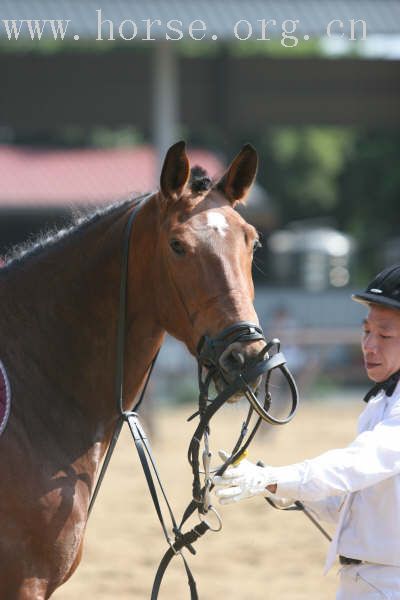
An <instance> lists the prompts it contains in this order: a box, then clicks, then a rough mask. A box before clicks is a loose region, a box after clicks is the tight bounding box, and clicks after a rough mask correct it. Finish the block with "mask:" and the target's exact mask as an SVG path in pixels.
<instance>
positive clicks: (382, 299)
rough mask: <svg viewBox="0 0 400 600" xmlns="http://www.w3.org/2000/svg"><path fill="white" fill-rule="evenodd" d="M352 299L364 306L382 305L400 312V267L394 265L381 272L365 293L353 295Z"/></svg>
mask: <svg viewBox="0 0 400 600" xmlns="http://www.w3.org/2000/svg"><path fill="white" fill-rule="evenodd" d="M352 299H353V300H355V301H356V302H361V303H362V304H381V305H382V306H386V307H388V308H395V309H397V310H400V265H392V266H391V267H387V268H386V269H384V270H383V271H381V272H380V273H379V274H378V275H377V276H376V277H375V278H374V279H373V280H372V281H371V283H370V284H369V285H368V286H367V289H366V290H365V292H358V293H356V294H353V295H352Z"/></svg>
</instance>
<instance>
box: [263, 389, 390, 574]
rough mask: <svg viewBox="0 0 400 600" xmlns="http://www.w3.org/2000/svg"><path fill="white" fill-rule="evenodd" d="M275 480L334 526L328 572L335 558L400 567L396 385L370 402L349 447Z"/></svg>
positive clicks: (280, 470)
mask: <svg viewBox="0 0 400 600" xmlns="http://www.w3.org/2000/svg"><path fill="white" fill-rule="evenodd" d="M337 418H338V419H340V412H338V417H337ZM273 476H274V477H275V476H276V482H277V484H278V487H277V495H278V496H281V497H291V498H296V499H298V500H302V501H304V502H305V503H307V506H308V507H309V508H311V509H312V510H313V511H314V512H315V513H316V514H318V515H319V517H320V518H323V519H324V520H330V521H333V522H337V528H336V533H335V536H334V538H333V541H332V543H331V547H330V550H329V553H328V559H327V564H326V570H328V569H329V568H330V567H331V566H332V563H333V561H334V558H335V555H336V554H342V555H344V556H347V557H349V558H358V559H360V560H364V561H368V562H373V563H379V564H384V565H394V566H397V567H400V382H399V383H398V384H397V386H396V389H395V391H394V393H393V395H392V396H391V397H390V398H388V397H387V396H386V394H385V393H384V392H383V391H382V392H380V393H379V394H378V395H377V396H375V398H372V399H371V400H370V401H369V403H368V404H367V406H366V408H365V410H364V411H363V413H362V414H361V415H360V418H359V421H358V436H357V437H356V439H355V440H354V441H353V442H352V443H351V444H350V445H349V446H347V447H346V448H341V449H338V450H330V451H329V452H325V453H324V454H321V455H320V456H318V457H317V458H314V459H312V460H305V461H304V462H301V463H297V464H294V465H289V466H287V467H277V468H273Z"/></svg>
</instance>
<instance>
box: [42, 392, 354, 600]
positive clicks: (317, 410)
mask: <svg viewBox="0 0 400 600" xmlns="http://www.w3.org/2000/svg"><path fill="white" fill-rule="evenodd" d="M191 408H192V407H189V406H187V407H185V408H184V409H182V408H180V409H174V410H169V411H166V410H163V411H160V412H159V414H158V415H157V435H156V439H155V441H154V443H153V449H154V453H155V455H156V460H157V461H158V466H159V471H160V473H161V477H162V480H163V482H164V485H165V487H166V489H167V493H168V495H169V498H170V502H171V504H172V506H173V508H174V510H175V511H176V515H177V516H178V517H179V516H180V515H181V514H182V511H183V509H184V507H185V506H186V504H187V502H188V500H189V495H190V490H191V473H190V468H189V466H188V464H187V462H186V449H187V445H188V441H189V439H190V436H191V433H192V432H193V429H194V425H193V423H186V417H187V416H188V415H189V414H190V410H191ZM361 408H362V407H361V405H360V403H355V402H354V401H352V400H349V401H348V402H346V398H343V399H342V401H341V402H340V403H336V402H328V401H325V402H323V403H308V404H307V403H304V404H303V405H302V406H301V407H300V409H299V412H298V414H297V416H296V418H295V419H294V421H293V422H292V423H290V424H289V425H286V426H284V427H282V428H274V430H273V431H271V429H270V428H268V429H264V430H263V431H262V432H261V433H260V434H258V435H257V438H258V439H257V438H256V441H255V442H254V443H253V445H252V448H251V455H250V457H249V458H251V459H254V460H257V459H258V458H262V459H263V460H264V461H265V462H269V463H270V464H273V465H283V464H288V463H290V462H297V461H300V460H302V459H304V458H307V457H312V456H315V455H316V454H317V453H320V452H322V451H324V450H327V449H329V448H333V447H338V446H341V445H344V444H346V443H347V442H349V441H350V440H351V439H352V437H353V435H354V432H355V422H356V417H357V415H358V414H359V412H360V410H361ZM242 416H243V411H242V410H241V409H240V408H235V407H226V409H224V410H223V411H222V412H221V414H220V415H219V416H218V418H217V419H216V420H215V422H214V425H213V427H212V445H213V450H217V449H218V448H221V447H222V448H229V447H230V446H231V445H232V443H233V442H234V440H235V439H236V436H237V432H238V428H239V426H240V423H241V419H242ZM219 511H220V514H221V515H222V519H223V529H222V531H221V532H220V533H211V532H209V533H207V534H206V535H205V536H204V537H203V538H202V539H201V540H200V541H199V542H198V543H197V545H196V548H197V556H191V555H189V562H190V565H191V567H192V571H193V573H194V576H195V578H196V581H197V586H198V591H199V596H200V598H201V600H216V599H219V598H229V600H265V599H272V598H274V599H275V598H284V599H285V600H325V599H329V598H334V595H335V594H334V590H335V586H336V573H337V571H338V567H334V568H333V569H332V571H331V573H330V574H329V575H328V576H326V577H323V575H322V569H323V563H324V556H325V553H326V550H327V545H328V544H327V541H326V540H325V539H324V538H323V537H322V535H321V534H320V533H319V532H318V531H317V530H316V529H315V527H314V526H313V525H312V524H311V523H310V522H309V521H308V520H307V519H306V517H305V516H304V515H302V514H300V513H297V512H296V513H282V512H278V511H276V510H273V509H272V508H270V507H269V505H268V504H267V503H266V502H265V501H264V500H263V499H262V498H260V497H259V498H254V499H252V500H246V501H244V502H241V503H239V504H237V505H233V506H226V507H219ZM165 549H166V543H165V540H164V538H163V534H162V531H161V528H160V525H159V523H158V520H157V516H156V513H155V511H154V508H153V505H152V501H151V498H150V496H149V492H148V490H147V488H146V484H145V479H144V476H143V473H142V470H141V467H140V464H139V462H138V458H137V455H136V450H135V448H134V445H133V442H131V439H130V434H129V432H128V430H127V429H125V431H124V432H123V434H122V437H121V439H120V442H119V445H118V447H117V450H116V454H115V456H114V457H113V460H112V462H111V466H110V469H109V472H108V473H107V476H106V480H105V482H104V484H103V488H102V490H101V492H100V495H99V498H98V500H97V504H96V506H95V509H94V511H93V514H92V517H91V522H90V524H89V525H88V529H87V534H86V545H85V550H84V556H83V560H82V563H81V565H80V567H79V568H78V570H77V572H76V573H75V574H74V575H73V577H72V578H71V580H70V581H69V582H68V583H67V584H65V585H64V586H63V587H62V588H60V590H59V591H58V592H56V593H55V594H54V595H53V598H54V599H55V600H77V599H82V600H83V599H85V600H91V599H92V598H93V599H94V598H95V599H96V600H114V599H117V598H118V599H120V600H128V599H129V600H132V599H138V600H142V599H143V600H146V599H149V598H150V591H151V586H152V581H153V577H154V575H155V572H156V568H157V566H158V564H159V561H160V558H161V556H162V554H163V553H164V551H165ZM186 598H189V593H188V588H187V584H186V576H185V573H184V570H183V566H182V561H181V560H180V559H179V558H177V559H174V562H173V564H172V566H170V568H169V571H168V572H167V575H166V579H165V583H164V584H163V587H162V590H161V593H160V600H168V599H170V600H172V599H174V600H186Z"/></svg>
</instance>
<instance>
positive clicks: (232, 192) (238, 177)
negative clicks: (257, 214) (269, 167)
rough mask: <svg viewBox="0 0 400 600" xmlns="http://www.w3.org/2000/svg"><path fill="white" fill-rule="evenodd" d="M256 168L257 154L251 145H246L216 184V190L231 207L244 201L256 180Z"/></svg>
mask: <svg viewBox="0 0 400 600" xmlns="http://www.w3.org/2000/svg"><path fill="white" fill-rule="evenodd" d="M257 166H258V157H257V152H256V151H255V149H254V148H253V146H252V145H251V144H246V145H245V146H243V148H242V150H241V151H240V152H239V154H238V155H237V156H236V158H235V159H234V160H233V161H232V163H231V165H230V167H229V168H228V170H227V171H226V173H225V174H224V175H223V176H222V177H221V179H220V180H219V182H218V183H217V189H218V190H219V191H220V192H221V193H222V194H224V196H225V197H226V198H227V199H228V200H229V202H231V204H232V205H235V204H236V203H237V202H244V201H245V199H246V195H247V192H248V191H249V189H250V187H251V185H252V183H253V181H254V180H255V178H256V174H257Z"/></svg>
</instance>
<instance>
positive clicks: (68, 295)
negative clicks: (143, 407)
mask: <svg viewBox="0 0 400 600" xmlns="http://www.w3.org/2000/svg"><path fill="white" fill-rule="evenodd" d="M149 208H150V206H146V207H144V209H143V214H139V215H138V217H137V220H136V222H135V224H134V227H133V231H132V236H133V237H132V241H131V243H132V246H133V249H135V247H141V249H142V252H143V255H144V256H145V257H146V261H147V263H146V270H145V269H144V268H143V263H142V264H139V263H140V262H141V261H138V264H135V265H134V268H132V269H130V276H129V286H132V288H133V289H137V290H140V294H139V293H137V294H136V295H135V309H134V310H133V311H130V313H129V314H130V317H129V319H128V322H127V336H126V347H127V348H129V347H130V346H131V345H132V346H133V347H131V348H129V352H126V353H125V365H124V366H125V368H124V370H125V374H126V378H125V386H124V395H125V397H126V406H125V408H127V407H129V406H130V405H131V404H132V402H133V399H134V396H135V394H136V392H137V390H138V389H139V387H140V384H141V382H142V380H143V377H144V375H145V372H146V370H147V368H148V366H149V364H150V362H151V360H152V358H153V356H154V354H155V352H156V350H157V348H158V347H159V345H160V344H161V341H162V335H163V331H162V329H161V328H160V326H159V325H157V323H156V320H155V315H154V309H153V299H154V297H155V295H154V293H153V290H152V277H151V259H150V258H151V251H150V248H151V246H152V244H154V239H152V236H154V235H155V234H156V230H155V224H154V217H152V211H151V210H149ZM129 213H130V211H129V210H128V209H127V210H125V211H123V212H122V214H121V213H120V211H118V214H117V215H114V214H110V215H107V216H103V217H102V218H100V219H99V220H98V221H96V222H94V223H88V224H87V225H86V226H84V228H83V229H82V230H81V231H80V230H79V229H78V230H77V231H75V232H74V233H72V234H69V235H67V236H66V237H65V238H64V239H62V240H60V241H59V242H57V243H55V244H53V245H51V246H49V247H45V249H44V250H43V251H42V252H41V253H39V254H36V253H35V254H34V255H33V256H31V257H29V258H27V259H25V260H23V261H22V263H21V264H17V265H16V268H15V269H11V268H10V273H9V277H8V284H9V285H7V286H4V294H2V305H3V306H7V305H8V310H7V309H6V310H5V311H3V315H2V317H1V319H2V330H3V333H4V334H5V335H7V339H8V340H9V346H8V352H7V355H8V356H7V358H8V360H7V363H8V367H9V369H10V371H11V373H13V374H14V377H13V378H12V379H14V381H15V382H16V384H15V385H16V388H17V394H18V403H19V406H20V407H21V409H22V410H26V408H27V406H26V405H29V407H32V405H34V406H35V407H36V408H39V409H41V408H46V405H47V407H48V406H49V405H51V407H52V409H54V405H55V404H56V405H57V412H58V413H59V412H62V411H63V408H64V407H65V411H68V412H69V413H70V414H71V412H72V413H73V412H74V411H75V412H76V413H77V414H78V415H80V416H83V417H84V418H86V419H87V420H89V421H90V422H91V423H92V424H93V423H95V422H97V424H98V421H101V422H102V423H103V424H104V425H106V424H107V423H110V422H112V421H113V419H114V418H115V415H116V410H115V407H116V398H115V390H114V387H115V380H114V378H115V360H116V359H115V357H116V327H117V319H118V307H119V285H120V274H121V256H122V239H123V232H124V228H125V225H126V221H127V219H128V217H129ZM14 271H15V272H14ZM6 295H7V297H6V298H5V296H6ZM3 300H5V301H4V302H3ZM132 353H134V354H135V360H134V362H133V361H132ZM24 403H25V405H24ZM43 404H44V405H45V406H44V407H43V406H42V405H43ZM39 405H40V406H39Z"/></svg>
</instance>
